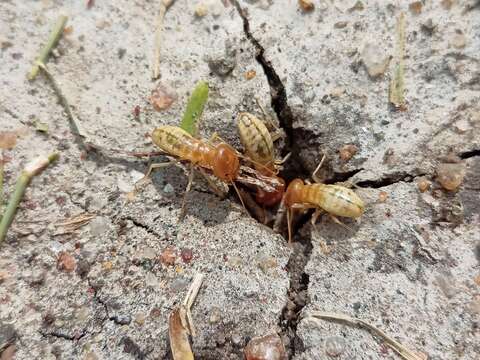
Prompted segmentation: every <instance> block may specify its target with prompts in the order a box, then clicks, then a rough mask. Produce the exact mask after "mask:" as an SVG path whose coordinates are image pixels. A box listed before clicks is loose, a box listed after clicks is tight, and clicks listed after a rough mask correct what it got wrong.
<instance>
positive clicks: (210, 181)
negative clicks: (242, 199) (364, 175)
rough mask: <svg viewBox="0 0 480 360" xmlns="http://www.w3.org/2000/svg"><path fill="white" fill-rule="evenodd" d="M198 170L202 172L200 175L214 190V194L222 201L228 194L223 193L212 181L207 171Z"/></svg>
mask: <svg viewBox="0 0 480 360" xmlns="http://www.w3.org/2000/svg"><path fill="white" fill-rule="evenodd" d="M198 170H199V171H200V174H201V175H202V176H203V177H204V178H205V180H206V181H207V183H208V185H209V186H210V188H211V189H212V190H213V192H214V193H215V194H217V196H218V197H219V198H220V199H222V200H223V199H224V198H225V196H226V194H225V192H224V191H222V190H221V189H220V188H219V187H218V186H217V185H216V184H215V183H214V182H213V181H212V179H210V177H209V176H208V175H207V173H206V172H205V170H203V169H202V168H201V167H199V168H198Z"/></svg>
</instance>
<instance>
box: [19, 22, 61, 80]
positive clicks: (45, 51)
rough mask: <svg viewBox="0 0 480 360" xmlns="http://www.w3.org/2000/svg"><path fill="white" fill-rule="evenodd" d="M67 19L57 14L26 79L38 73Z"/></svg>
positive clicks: (32, 77) (58, 38) (55, 43)
mask: <svg viewBox="0 0 480 360" xmlns="http://www.w3.org/2000/svg"><path fill="white" fill-rule="evenodd" d="M67 20H68V17H67V16H64V15H61V16H59V18H58V20H57V22H56V23H55V26H54V27H53V29H52V32H51V33H50V35H49V37H48V41H47V43H46V44H45V46H44V47H43V48H42V51H40V55H39V56H38V58H37V59H36V60H35V63H34V64H33V67H32V69H31V70H30V72H29V73H28V75H27V78H28V80H33V79H35V77H36V76H37V75H38V70H39V67H40V64H45V63H46V62H47V59H48V56H49V55H50V52H51V51H52V49H53V48H54V47H55V46H56V45H57V43H58V40H60V38H61V37H62V34H63V29H64V28H65V24H66V23H67Z"/></svg>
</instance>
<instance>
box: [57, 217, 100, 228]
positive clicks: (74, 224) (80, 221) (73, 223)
mask: <svg viewBox="0 0 480 360" xmlns="http://www.w3.org/2000/svg"><path fill="white" fill-rule="evenodd" d="M94 217H95V214H89V213H81V214H78V215H75V216H72V217H70V218H68V219H67V220H65V221H61V222H58V223H56V224H55V225H56V226H62V227H64V228H65V230H66V231H67V232H72V231H75V230H77V229H79V228H81V227H82V226H85V225H87V224H88V223H89V222H90V220H92V219H93V218H94Z"/></svg>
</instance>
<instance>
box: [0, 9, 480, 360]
mask: <svg viewBox="0 0 480 360" xmlns="http://www.w3.org/2000/svg"><path fill="white" fill-rule="evenodd" d="M154 3H155V4H154ZM156 3H157V2H150V3H145V2H141V1H137V2H131V1H125V0H122V1H115V2H107V3H106V2H101V1H97V2H95V4H94V6H93V7H92V8H91V9H89V10H87V9H86V8H85V5H84V2H78V1H75V2H74V1H69V2H61V1H53V0H49V1H42V2H37V1H21V2H19V1H16V2H14V1H7V2H5V1H4V2H1V4H0V42H1V50H0V59H1V64H2V66H0V76H1V78H2V85H3V86H2V91H1V92H0V115H1V116H0V130H11V131H15V132H17V134H18V139H17V144H16V146H15V148H14V149H12V150H6V151H4V155H5V156H6V157H7V159H8V160H9V162H8V163H7V164H6V166H5V170H6V185H5V186H6V191H8V192H10V191H11V190H12V188H13V184H14V182H15V178H16V176H17V174H18V172H19V171H20V169H21V168H22V167H23V166H24V165H25V164H26V163H27V162H28V161H29V160H31V159H32V158H33V157H35V156H37V155H39V154H46V153H49V152H52V151H59V152H60V153H61V158H60V160H59V161H58V163H57V164H56V165H54V166H52V167H50V168H48V169H47V170H46V171H45V173H43V174H42V175H41V176H40V177H38V178H36V179H35V180H34V181H33V183H32V185H31V187H30V188H29V189H28V190H27V193H26V198H25V201H24V202H23V203H22V206H21V209H20V211H19V212H18V214H17V217H16V219H15V222H14V224H13V227H12V229H11V231H10V232H9V235H8V237H7V239H6V241H5V242H4V243H3V244H2V245H1V248H2V254H3V256H2V257H1V259H0V279H1V280H0V281H1V286H0V331H1V332H2V334H0V335H1V336H0V339H1V340H2V341H1V343H0V347H4V346H8V344H11V343H14V344H15V347H16V350H17V353H16V358H18V359H32V358H42V359H54V358H56V357H59V358H65V359H89V360H93V359H112V358H115V359H131V358H137V359H139V358H147V359H157V358H162V359H163V358H170V355H169V349H168V335H167V318H168V315H169V313H170V310H171V309H172V307H173V306H174V305H175V304H178V303H179V302H180V301H181V300H182V299H183V297H184V296H185V292H186V290H187V288H188V286H189V283H190V281H191V279H192V277H193V275H194V274H195V273H196V272H202V273H204V274H205V283H204V286H203V287H202V289H201V291H200V294H199V296H198V299H197V302H196V303H195V305H194V308H193V310H192V313H193V317H194V322H195V325H196V327H197V333H198V335H197V337H195V338H194V342H193V348H194V352H195V354H196V355H197V357H198V358H204V359H212V358H218V359H228V358H231V359H241V358H242V357H243V355H242V350H243V347H244V346H245V344H246V342H247V341H248V339H249V338H251V337H253V336H260V335H265V334H267V333H271V332H279V333H281V334H282V337H283V339H284V341H285V344H286V347H287V352H288V353H289V355H290V356H291V357H292V358H295V359H319V358H320V359H321V358H326V357H327V355H326V348H325V342H326V339H330V340H328V341H331V337H333V336H340V337H342V338H343V339H344V344H343V349H341V351H340V352H341V355H340V356H339V357H338V358H340V359H353V358H354V359H385V358H392V359H393V358H398V357H396V355H394V354H393V353H392V351H391V350H388V349H387V348H386V347H385V346H382V345H381V343H380V342H379V341H378V340H376V339H374V338H372V337H371V336H370V335H369V334H368V333H367V332H365V331H364V330H360V329H356V328H350V327H348V326H346V325H343V324H342V325H339V324H335V323H328V322H320V323H317V324H313V323H311V322H308V321H306V320H298V319H297V316H296V311H301V314H302V315H303V316H307V315H308V313H309V312H310V311H312V310H325V311H334V312H339V313H346V314H349V315H351V316H357V317H359V318H362V319H364V320H367V321H370V322H372V323H373V324H375V325H377V326H378V327H380V328H381V329H383V330H384V331H386V332H387V333H388V334H390V335H392V336H394V337H395V338H396V339H398V340H399V341H401V342H402V343H404V344H405V345H407V346H408V347H409V348H411V349H414V350H415V351H418V352H421V353H424V354H428V356H429V359H439V360H440V359H442V360H443V359H475V358H476V357H477V356H478V353H480V349H479V348H478V344H479V343H480V338H479V335H478V334H479V332H478V326H479V325H478V324H479V321H480V304H479V296H480V293H479V286H480V285H479V282H480V278H479V275H480V274H479V266H480V235H479V230H480V228H479V226H478V224H479V219H480V213H479V205H478V204H479V201H480V195H479V194H480V193H479V186H478V182H479V180H480V175H479V174H480V163H479V161H478V154H479V149H480V144H479V141H480V131H479V127H480V107H479V105H478V102H479V100H480V88H479V81H480V80H479V79H480V65H479V61H480V60H479V59H478V54H479V53H480V39H479V37H478V33H479V31H480V20H479V19H480V9H479V7H478V6H477V7H476V8H472V9H470V7H469V6H471V5H473V4H474V3H475V2H474V1H458V2H454V4H453V5H452V7H451V8H450V9H446V8H445V6H442V5H438V4H437V3H434V2H431V1H427V2H426V4H425V5H424V6H423V9H422V12H421V13H420V14H418V15H414V14H412V13H411V12H410V11H409V9H408V4H405V6H404V7H403V8H401V7H399V6H398V5H395V2H381V3H377V2H370V1H362V4H363V6H364V9H363V10H359V9H358V6H357V7H356V9H352V7H353V6H354V5H355V4H356V3H357V1H342V2H335V3H334V4H332V3H331V2H329V1H328V2H327V1H323V0H322V1H317V2H315V10H314V11H313V12H311V13H303V12H301V11H300V9H299V7H298V5H297V1H293V0H291V1H275V2H273V1H263V0H259V1H242V2H240V7H242V8H244V9H245V12H244V14H243V17H244V18H242V16H240V14H239V12H238V11H237V9H236V8H235V7H234V6H232V5H230V4H227V3H226V2H225V4H227V5H225V6H224V5H222V2H220V1H207V0H205V1H203V2H201V3H202V4H203V5H205V9H206V14H205V15H204V16H203V17H198V16H196V15H195V9H196V8H197V5H198V3H200V2H190V1H184V0H177V1H176V2H175V4H174V5H173V6H172V7H171V9H170V10H169V11H168V13H167V15H166V18H165V31H164V33H163V39H164V40H163V48H162V61H161V68H160V69H161V79H160V80H159V81H158V83H160V84H161V85H162V86H164V87H166V88H168V89H169V91H170V92H172V93H174V94H175V96H176V100H175V101H174V102H173V104H172V106H171V107H170V108H168V109H166V110H164V111H162V112H156V111H155V110H154V109H153V107H152V106H151V105H150V104H149V102H148V97H149V96H150V93H151V91H152V90H153V89H154V88H155V87H156V86H157V82H152V81H151V79H150V74H151V70H150V64H151V60H152V54H153V38H154V28H153V24H154V22H155V17H156V12H157V5H156ZM444 3H447V2H444ZM401 10H404V11H405V12H406V14H407V47H406V51H407V57H406V60H405V63H406V89H407V93H406V98H407V110H406V111H404V112H398V111H393V109H392V108H391V107H390V106H389V104H388V83H389V78H390V76H391V74H392V71H393V66H392V65H393V62H392V61H390V62H388V61H387V60H388V58H389V56H390V55H394V51H395V50H394V41H395V32H394V29H395V21H396V17H397V16H398V14H399V13H400V11H401ZM61 13H63V14H67V15H69V17H70V20H69V23H68V24H69V25H71V26H72V27H73V31H72V33H71V34H68V35H65V36H64V37H63V39H62V40H61V41H60V44H59V46H58V47H57V51H56V55H57V57H54V58H51V59H50V61H49V63H48V67H49V69H50V70H51V72H52V73H53V74H54V76H55V77H56V79H57V81H58V82H59V83H60V84H61V86H62V89H63V90H64V92H65V95H66V96H67V97H68V99H69V100H70V102H71V104H72V106H73V107H74V112H75V114H76V115H77V116H78V117H79V119H80V120H81V123H82V125H83V128H84V129H85V131H86V132H87V133H88V135H89V137H90V138H91V140H92V141H93V142H95V143H97V144H100V145H102V146H104V147H106V148H120V149H123V150H137V151H148V150H153V149H154V147H153V146H152V144H151V142H150V140H149V138H148V137H146V136H145V134H146V133H150V132H151V130H152V129H153V128H154V127H155V126H157V125H159V124H177V123H178V121H179V119H180V117H181V114H182V112H183V109H184V107H185V104H186V101H187V99H188V96H189V94H190V92H191V89H192V88H193V86H194V84H195V83H196V82H197V81H198V80H201V79H203V80H207V81H208V82H209V84H210V86H211V92H210V97H209V102H208V105H207V107H206V109H205V113H204V116H203V122H202V129H201V130H202V135H203V136H205V137H208V136H210V134H211V133H212V132H214V131H217V132H219V134H220V135H221V136H222V137H223V138H225V139H226V140H228V141H229V142H231V143H232V144H233V145H235V146H237V147H239V144H240V143H239V141H238V137H237V133H236V129H235V121H234V119H235V116H236V114H237V113H238V112H239V111H250V112H253V113H256V114H258V115H259V114H261V112H260V109H259V108H258V106H257V104H256V102H255V97H258V98H259V101H260V102H261V103H262V105H263V106H265V107H266V108H267V111H268V112H269V114H270V115H271V116H272V117H274V118H275V115H274V111H273V109H271V107H270V102H271V95H272V96H273V99H274V103H275V104H276V107H277V111H278V109H279V108H281V109H283V110H284V112H283V113H281V114H279V115H280V119H279V122H280V123H281V124H284V125H287V126H286V128H285V130H286V131H287V133H288V134H287V135H289V136H290V138H291V139H293V144H291V145H292V146H291V148H290V149H288V148H285V149H284V150H285V151H289V150H292V151H294V152H295V154H294V158H295V159H296V161H299V162H300V166H299V169H300V170H299V173H298V174H297V175H298V176H304V175H306V174H308V173H310V172H311V171H312V170H313V169H314V167H315V166H316V164H317V163H318V161H319V160H320V158H321V157H322V154H324V153H326V154H327V155H328V157H327V160H328V161H327V163H326V165H325V167H324V168H323V170H322V172H321V174H320V175H321V176H322V177H323V178H324V179H326V180H329V181H340V180H347V179H348V180H350V181H352V182H356V183H359V184H360V185H362V186H363V189H360V190H358V193H359V195H360V196H361V197H362V198H363V199H364V200H365V202H366V204H367V207H366V212H365V215H364V216H363V217H362V219H361V220H360V221H359V222H358V223H356V222H353V221H348V220H346V221H345V223H346V225H347V226H348V227H350V228H351V230H346V229H344V228H342V227H341V226H339V225H337V224H334V223H333V222H332V221H331V220H330V219H329V218H328V217H322V218H321V219H320V220H319V223H318V225H317V227H316V228H315V229H313V228H311V227H310V225H304V226H303V227H302V228H301V229H300V230H298V231H297V235H296V240H297V241H298V242H299V243H301V245H297V246H295V247H294V248H293V249H289V248H288V247H287V246H286V241H285V240H284V239H283V238H282V237H281V236H279V235H276V234H274V233H273V232H272V231H271V230H270V229H268V228H266V227H264V226H262V225H259V224H258V223H256V221H255V220H253V219H251V218H249V217H248V216H246V215H245V214H244V212H243V211H242V209H241V208H240V207H239V206H238V204H237V202H236V201H233V200H232V199H233V197H232V199H225V200H220V199H219V198H218V197H216V196H215V195H213V194H212V192H211V191H210V190H209V189H208V187H207V186H206V184H204V183H203V182H202V181H200V179H199V181H197V182H196V184H195V186H194V190H193V191H192V192H191V193H190V195H189V196H188V198H187V216H186V218H185V220H184V221H183V222H180V223H179V222H177V218H178V214H179V212H180V206H181V201H182V196H183V192H184V189H185V186H186V182H187V177H186V175H185V172H184V171H183V170H182V169H181V168H178V167H171V168H166V169H162V170H159V171H158V172H157V173H156V174H155V175H154V176H153V179H152V182H151V183H150V184H148V185H147V186H146V187H145V188H144V189H143V191H141V192H139V193H137V194H136V195H135V196H131V195H129V192H131V191H132V190H133V184H134V182H135V181H136V180H138V179H139V177H141V175H142V173H143V172H144V171H145V170H146V168H147V164H146V163H144V162H142V161H140V160H135V159H133V160H131V159H125V158H122V156H121V155H119V156H118V157H115V158H106V157H103V156H101V155H97V154H89V155H87V156H85V154H84V153H83V152H82V150H81V149H80V148H79V146H78V145H77V144H76V143H75V138H74V136H73V135H72V133H71V130H70V128H69V126H68V121H67V118H66V116H65V114H64V112H63V109H62V107H61V106H60V105H59V104H58V103H57V99H56V97H55V95H54V93H53V91H52V90H51V88H50V85H49V83H48V82H47V80H46V79H45V78H44V77H43V76H40V77H39V78H38V79H37V80H36V81H34V82H31V83H30V82H28V81H27V80H26V77H25V75H26V73H27V71H28V70H29V68H30V66H31V63H32V61H33V59H34V58H35V56H36V54H37V53H38V50H39V48H40V47H41V46H42V44H43V43H44V42H45V40H46V38H47V36H48V32H49V31H50V28H51V26H52V24H53V23H54V21H55V19H56V17H57V16H58V15H59V14H61ZM244 20H245V21H246V22H247V25H248V27H249V32H250V33H246V32H245V31H244V22H243V21H244ZM251 37H253V39H256V40H257V41H258V44H257V45H255V44H254V40H253V39H252V38H251ZM463 42H464V44H463ZM365 48H366V49H367V50H368V51H367V50H365ZM261 49H264V53H263V57H262V56H261V58H260V62H262V61H263V63H264V64H263V65H264V66H266V69H267V74H268V76H269V77H270V80H271V81H273V82H272V84H273V85H274V86H273V89H272V90H273V92H272V94H271V93H270V92H271V88H270V85H269V82H268V81H267V76H266V75H265V72H264V69H263V68H262V66H261V64H260V63H259V62H258V61H257V59H256V58H255V56H256V55H257V53H258V51H259V50H261ZM382 62H384V69H382V65H383V64H382ZM373 63H379V64H380V66H379V67H380V70H377V71H380V72H382V71H384V72H385V73H384V74H380V75H379V76H378V77H376V78H372V76H371V75H369V73H368V70H369V69H368V68H370V73H371V74H372V71H373V70H372V66H373V65H372V64H373ZM252 70H253V71H255V73H256V76H254V77H253V78H252V79H250V80H247V79H246V77H245V75H246V73H247V72H248V71H252ZM374 70H375V69H374ZM275 73H276V74H277V75H278V76H279V80H280V81H281V83H275V81H274V80H275V79H273V77H274V74H275ZM282 87H283V89H284V90H285V95H286V98H285V99H282V98H279V97H278V95H279V94H280V95H281V90H282ZM137 105H138V106H140V109H141V111H140V116H139V119H135V118H134V115H133V110H134V108H135V106H137ZM35 121H40V122H42V123H46V124H48V133H47V134H43V133H40V132H38V131H36V130H35ZM290 122H291V128H288V125H289V123H290ZM347 144H354V145H355V146H356V147H357V149H358V152H357V154H355V155H354V156H353V157H352V158H351V159H350V160H349V161H343V160H341V159H340V157H339V154H338V151H339V150H340V148H342V147H343V146H344V145H347ZM450 153H453V154H454V155H458V156H460V157H462V158H463V160H462V159H460V160H457V161H460V162H461V163H462V164H463V165H464V166H465V168H466V175H465V180H464V182H463V184H462V185H461V187H460V189H459V190H458V191H457V192H450V193H448V192H445V191H443V190H442V189H441V188H440V187H439V185H438V183H436V182H435V171H436V168H437V165H438V164H439V163H442V162H446V161H451V160H452V159H445V157H447V155H449V154H450ZM450 158H451V156H450ZM351 175H353V176H351ZM419 176H424V177H425V178H426V179H427V180H429V181H431V182H432V187H431V188H430V189H429V190H427V191H426V192H425V193H421V192H420V191H419V190H418V187H417V181H419ZM381 192H385V193H386V199H385V201H383V202H382V201H380V200H379V197H381V196H384V195H383V193H382V195H380V193H381ZM82 212H89V213H92V214H94V215H95V217H94V219H92V220H91V221H90V222H89V224H88V225H86V226H83V227H81V228H79V229H78V230H75V231H74V232H71V233H68V232H66V231H65V229H64V228H63V227H61V226H58V225H57V223H59V222H61V221H64V220H66V219H68V218H70V217H72V216H73V215H76V214H79V213H82ZM167 248H171V249H173V251H174V253H175V259H174V264H172V265H168V264H166V263H165V261H164V262H162V254H165V251H166V249H167ZM185 249H189V250H191V251H192V253H193V259H192V260H191V261H190V262H185V261H183V260H182V257H181V255H180V253H181V251H182V250H184V251H185ZM62 252H64V253H67V255H68V256H67V259H70V260H71V261H73V263H74V269H73V270H72V271H70V272H69V271H68V269H65V266H64V268H61V267H59V266H58V264H57V261H58V260H57V259H58V257H59V255H60V254H61V253H62ZM292 254H294V256H295V257H294V258H293V260H292V261H291V263H290V266H289V267H287V262H288V260H289V258H290V257H291V256H292ZM64 265H65V264H64ZM67 265H68V264H67ZM289 272H290V273H289ZM307 275H308V276H307ZM307 278H308V281H306V280H305V279H307ZM304 302H306V306H305V307H303V303H304ZM284 309H286V310H288V311H284ZM297 321H298V322H299V323H298V325H297ZM5 344H6V345H5Z"/></svg>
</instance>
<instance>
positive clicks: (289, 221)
mask: <svg viewBox="0 0 480 360" xmlns="http://www.w3.org/2000/svg"><path fill="white" fill-rule="evenodd" d="M292 222H293V209H287V230H288V243H289V244H291V243H292Z"/></svg>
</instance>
